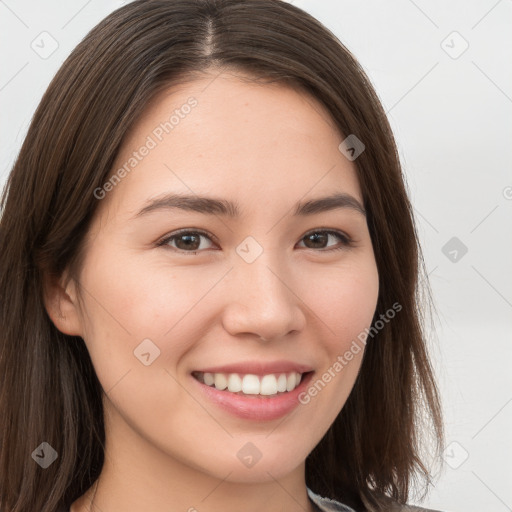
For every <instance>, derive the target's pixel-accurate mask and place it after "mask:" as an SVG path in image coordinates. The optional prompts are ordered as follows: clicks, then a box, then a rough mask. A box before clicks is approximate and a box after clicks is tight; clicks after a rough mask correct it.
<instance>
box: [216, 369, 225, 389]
mask: <svg viewBox="0 0 512 512" xmlns="http://www.w3.org/2000/svg"><path fill="white" fill-rule="evenodd" d="M214 379H215V380H214V383H215V387H216V388H217V389H220V390H223V389H226V388H227V387H228V379H227V378H226V376H225V375H224V374H223V373H216V374H215V375H214Z"/></svg>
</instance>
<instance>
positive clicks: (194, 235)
mask: <svg viewBox="0 0 512 512" xmlns="http://www.w3.org/2000/svg"><path fill="white" fill-rule="evenodd" d="M212 238H213V236H212V235H209V234H208V233H204V232H201V231H181V232H178V233H175V234H174V235H171V236H168V237H167V238H165V239H163V240H162V241H160V242H158V244H157V246H158V247H161V246H170V247H171V248H172V249H175V250H177V251H181V252H184V253H188V254H196V253H197V252H199V251H202V250H205V249H211V248H212V246H213V242H212ZM333 238H334V239H336V238H337V239H338V242H339V245H336V244H335V245H334V246H333V247H331V246H330V245H332V244H330V245H329V241H330V240H332V239H333ZM201 239H205V240H208V241H209V244H210V245H209V247H208V242H207V244H206V245H207V247H204V244H202V243H201ZM300 242H304V243H305V244H306V245H305V248H306V249H319V250H320V251H322V252H327V251H335V250H340V249H344V248H346V247H348V246H350V245H351V244H352V240H351V239H350V238H349V237H348V236H347V235H345V234H344V233H340V232H338V231H319V230H317V231H312V232H310V233H308V234H306V235H304V236H303V237H302V238H301V240H300ZM308 244H310V245H308Z"/></svg>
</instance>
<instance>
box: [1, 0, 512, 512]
mask: <svg viewBox="0 0 512 512" xmlns="http://www.w3.org/2000/svg"><path fill="white" fill-rule="evenodd" d="M123 3H126V2H121V1H114V0H101V1H100V0H89V1H87V0H73V1H66V2H65V1H63V0H60V1H59V0H48V1H45V2H38V1H35V0H31V1H29V0H0V43H1V46H0V48H1V50H0V52H1V53H0V69H1V72H0V108H1V120H0V186H3V184H4V183H5V179H6V177H7V174H8V172H9V169H10V167H11V166H12V164H13V162H14V159H15V157H16V154H17V152H18V150H19V148H20V146H21V143H22V140H23V138H24V136H25V133H26V130H27V128H28V124H29V122H30V119H31V117H32V115H33V113H34V110H35V108H36V106H37V104H38V102H39V100H40V98H41V96H42V94H43V92H44V91H45V89H46V87H47V86H48V84H49V82H50V80H51V78H52V77H53V75H54V74H55V72H56V71H57V69H58V68H59V66H60V65H61V63H62V62H63V61H64V59H65V58H66V57H67V55H68V54H69V53H70V52H71V50H72V49H73V48H74V47H75V46H76V44H77V43H78V42H79V41H80V40H81V39H82V37H83V36H84V35H85V34H86V33H87V32H88V31H89V30H90V29H91V28H92V27H93V26H94V25H95V24H96V23H97V22H99V21H100V20H101V19H102V18H104V17H105V16H106V15H107V14H108V13H109V12H111V11H112V10H114V9H115V8H117V7H119V6H121V5H122V4H123ZM291 3H294V4H295V5H297V6H298V7H301V8H303V9H305V10H306V11H308V12H310V13H311V14H312V15H314V16H315V17H316V18H318V19H319V20H320V21H321V22H323V23H324V24H325V25H326V26H327V27H328V28H330V29H331V30H332V31H333V32H334V33H335V34H336V35H337V36H338V37H339V38H340V40H341V41H342V42H343V43H344V44H345V45H346V46H347V47H348V48H349V49H350V50H351V51H352V52H353V53H354V55H355V56H356V57H357V58H358V59H359V61H360V62H361V64H362V65H363V67H364V69H365V70H366V72H367V73H368V75H369V77H370V79H371V80H372V82H373V84H374V85H375V88H376V90H377V93H378V94H379V97H380V98H381V101H382V103H383V105H384V107H385V109H386V111H387V112H388V116H389V119H390V122H391V125H392V128H393V130H394V133H395V136H396V139H397V142H398V146H399V150H400V155H401V159H402V163H403V165H404V169H405V172H406V174H407V181H408V186H409V190H410V195H411V199H412V201H413V204H414V206H415V211H416V216H417V222H418V227H419V231H420V237H421V242H422V247H423V251H424V255H425V261H426V266H427V269H428V272H429V275H430V280H431V285H432V289H433V293H434V299H435V302H436V307H437V311H438V314H439V317H438V320H437V321H436V322H437V323H436V330H435V333H432V338H433V348H432V354H433V357H434V359H435V366H436V371H437V374H438V378H439V382H440V386H441V391H442V396H443V402H444V411H445V419H446V430H447V445H448V448H447V450H446V453H445V460H446V462H447V464H446V466H445V470H444V472H442V473H441V474H440V475H438V480H437V482H436V487H435V489H434V490H433V492H432V494H431V495H430V497H429V498H428V499H427V500H426V501H425V502H424V506H429V507H432V508H438V509H442V510H446V511H453V512H457V511H459V512H462V511H464V512H481V511H482V510H484V511H486V512H490V511H496V512H504V511H506V510H510V511H512V485H511V482H512V457H511V455H512V435H511V426H512V403H511V402H512V386H511V383H512V371H511V362H512V343H511V341H512V340H511V332H512V329H511V327H512V314H511V313H512V272H511V267H512V266H511V263H512V237H511V232H512V231H511V222H510V220H511V218H512V173H511V162H512V143H511V142H512V117H511V113H512V68H511V66H510V62H512V55H511V54H512V44H511V40H510V39H511V38H510V34H511V28H512V1H511V0H499V1H496V0H473V1H471V2H467V1H466V2H464V1H461V0H459V1H450V2H442V1H441V0H434V1H427V0H417V1H413V0H393V1H389V2H380V1H377V0H370V1H365V2H361V1H355V0H293V1H292V2H291ZM44 32H47V34H44ZM454 32H456V34H454ZM42 33H43V34H42ZM57 44H58V47H57V48H56V49H55V51H53V53H51V52H52V50H53V46H55V45H57ZM466 45H468V47H467V49H465V47H466ZM464 50H465V51H464ZM49 53H51V55H49ZM42 57H44V58H42ZM453 237H456V238H457V240H455V241H452V242H451V243H452V244H455V245H448V246H446V247H445V245H446V244H447V243H448V242H449V241H450V240H451V239H452V238H453ZM462 244H464V246H465V247H467V253H465V254H463V246H462ZM443 248H445V249H444V250H443ZM454 251H455V252H454Z"/></svg>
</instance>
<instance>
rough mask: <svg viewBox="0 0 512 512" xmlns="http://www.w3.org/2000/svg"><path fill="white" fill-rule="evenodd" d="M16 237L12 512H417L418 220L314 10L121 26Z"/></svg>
mask: <svg viewBox="0 0 512 512" xmlns="http://www.w3.org/2000/svg"><path fill="white" fill-rule="evenodd" d="M0 232H1V234H2V238H1V245H0V251H1V262H2V266H1V270H0V290H1V293H2V302H1V303H2V306H1V315H0V318H1V332H2V337H1V338H0V339H1V359H0V370H1V374H2V375H3V381H2V387H1V396H0V407H1V409H2V412H3V416H2V419H1V420H0V422H1V423H0V426H1V428H0V432H1V434H0V436H1V444H0V445H1V451H0V500H1V501H0V508H1V510H2V512H14V511H16V512H21V511H33V510H38V511H39V510H40V511H43V512H50V511H55V510H66V511H68V510H71V512H84V511H87V510H91V511H92V510H102V511H107V510H108V511H109V512H110V511H112V512H114V511H116V510H123V511H130V510H151V511H155V512H160V511H163V510H166V511H169V510H172V511H175V510H176V511H177V510H188V511H195V510H197V511H209V512H216V511H219V510H222V511H230V510H241V509H243V510H246V511H259V510H266V511H277V510H289V511H295V510H297V511H298V510H307V511H314V510H343V511H360V510H369V511H379V510H412V509H413V508H412V507H411V508H410V507H407V506H406V505H405V504H406V502H407V499H408V497H409V491H410V484H411V482H412V480H413V478H415V477H422V478H423V479H424V481H425V483H426V484H428V483H429V481H430V474H429V471H428V469H427V467H426V464H425V463H424V462H423V458H422V457H423V456H422V451H421V450H422V447H425V446H426V442H427V441H428V440H429V439H427V438H426V437H425V436H426V434H428V433H431V434H432V439H433V441H434V442H435V444H436V446H435V447H434V448H437V449H441V447H442V423H441V413H440V406H439V399H438V393H437V389H436V385H435V382H434V378H433V375H432V370H431V366H430V362H429V359H428V356H427V352H426V347H425V338H424V334H423V331H422V322H421V320H422V309H421V308H423V307H424V304H422V303H421V302H420V301H419V295H418V287H417V285H418V272H419V270H423V269H422V267H421V266H420V265H419V263H421V261H422V260H421V258H420V257H419V254H420V253H419V247H418V241H417V237H416V232H415V227H414V220H413V216H412V209H411V206H410V203H409V201H408V199H407V194H406V191H405V187H404V183H403V178H402V173H401V169H400V164H399V159H398V156H397V152H396V148H395V144H394V141H393V136H392V134H391V131H390V127H389V124H388V122H387V120H386V117H385V114H384V112H383V109H382V107H381V105H380V103H379V101H378V99H377V96H376V94H375V92H374V91H373V88H372V86H371V85H370V83H369V81H368V79H367V77H366V76H365V74H364V73H363V71H362V70H361V68H360V66H359V65H358V64H357V62H356V61H355V59H354V58H353V57H352V56H351V55H350V53H349V52H348V51H347V50H346V49H345V48H344V47H343V45H341V43H340V42H339V41H338V40H337V39H336V38H335V37H334V36H333V35H332V34H331V33H330V32H329V31H328V30H327V29H326V28H325V27H323V26H322V25H321V24H320V23H318V22H317V21H316V20H315V19H313V18H312V17H311V16H309V15H308V14H306V13H305V12H303V11H301V10H300V9H298V8H296V7H294V6H293V5H289V4H286V3H284V2H281V1H280V0H246V1H243V2H240V1H235V0H197V1H190V0H173V1H164V0H157V1H142V0H141V1H135V2H133V3H132V4H129V5H127V6H125V7H123V8H121V9H119V10H118V11H116V12H114V13H113V14H111V15H110V16H108V17H107V18H106V19H105V20H103V21H102V22H101V23H100V24H99V25H98V26H97V27H96V28H94V29H93V30H92V31H91V32H90V33H89V34H88V35H87V37H86V38H85V39H84V40H83V41H82V42H81V43H80V44H79V45H78V47H77V48H76V49H75V50H74V51H73V53H72V54H71V56H70V57H69V58H68V59H67V60H66V62H65V63H64V64H63V66H62V68H61V69H60V70H59V72H58V73H57V75H56V77H55V78H54V80H53V81H52V83H51V84H50V86H49V88H48V90H47V92H46V93H45V95H44V97H43V99H42V101H41V104H40V105H39V107H38V109H37V112H36V114H35V116H34V119H33V121H32V124H31V126H30V129H29V131H28V134H27V137H26V140H25V142H24V144H23V146H22V149H21V151H20V154H19V156H18V159H17V161H16V163H15V165H14V168H13V170H12V172H11V174H10V176H9V179H8V182H7V187H6V189H5V192H4V195H3V198H2V218H1V231H0ZM424 421H427V423H426V425H427V426H430V427H431V429H430V430H429V431H425V430H424V429H422V426H423V422H424ZM425 489H426V487H425Z"/></svg>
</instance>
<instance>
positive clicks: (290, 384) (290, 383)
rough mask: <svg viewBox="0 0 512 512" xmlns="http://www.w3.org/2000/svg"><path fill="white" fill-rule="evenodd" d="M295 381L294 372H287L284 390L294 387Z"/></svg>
mask: <svg viewBox="0 0 512 512" xmlns="http://www.w3.org/2000/svg"><path fill="white" fill-rule="evenodd" d="M296 383H297V379H296V378H295V372H293V373H289V374H288V377H287V378H286V391H291V390H292V389H295V384H296Z"/></svg>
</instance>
